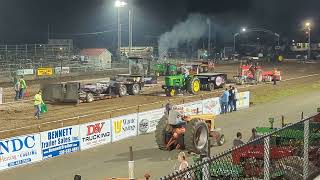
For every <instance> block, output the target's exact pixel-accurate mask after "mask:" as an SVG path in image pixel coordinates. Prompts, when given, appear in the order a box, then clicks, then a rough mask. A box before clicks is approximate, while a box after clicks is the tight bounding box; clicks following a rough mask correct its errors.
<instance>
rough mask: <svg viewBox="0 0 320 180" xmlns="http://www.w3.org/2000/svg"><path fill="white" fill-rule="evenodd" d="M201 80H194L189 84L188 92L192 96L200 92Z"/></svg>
mask: <svg viewBox="0 0 320 180" xmlns="http://www.w3.org/2000/svg"><path fill="white" fill-rule="evenodd" d="M200 87H201V84H200V80H199V79H198V78H192V79H191V80H190V81H189V82H188V84H187V90H188V92H189V93H190V94H197V93H198V92H199V91H200Z"/></svg>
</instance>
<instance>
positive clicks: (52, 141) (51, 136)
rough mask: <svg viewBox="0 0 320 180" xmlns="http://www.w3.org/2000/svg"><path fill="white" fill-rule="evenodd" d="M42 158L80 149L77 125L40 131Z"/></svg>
mask: <svg viewBox="0 0 320 180" xmlns="http://www.w3.org/2000/svg"><path fill="white" fill-rule="evenodd" d="M41 147H42V153H43V159H47V158H52V157H56V156H60V155H63V154H68V153H72V152H76V151H79V150H80V140H79V125H76V126H69V127H64V128H59V129H54V130H50V131H45V132H41Z"/></svg>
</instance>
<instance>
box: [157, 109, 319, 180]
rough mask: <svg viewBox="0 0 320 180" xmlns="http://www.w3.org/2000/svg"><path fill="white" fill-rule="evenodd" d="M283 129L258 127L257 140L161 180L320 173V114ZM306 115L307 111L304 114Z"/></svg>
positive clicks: (294, 178)
mask: <svg viewBox="0 0 320 180" xmlns="http://www.w3.org/2000/svg"><path fill="white" fill-rule="evenodd" d="M319 110H320V109H318V114H316V115H314V116H312V117H308V118H305V119H302V120H301V121H299V122H297V123H294V124H283V127H281V128H274V127H273V120H272V119H270V123H271V126H270V127H257V128H256V132H257V136H256V137H255V139H254V140H252V141H250V142H248V143H246V144H243V145H241V146H239V147H236V148H233V149H230V150H227V151H226V152H224V153H222V154H220V155H217V156H214V157H210V158H209V157H203V158H200V157H198V156H194V157H193V160H194V165H192V166H190V167H188V168H187V169H185V170H182V171H177V172H174V173H172V174H169V175H167V176H164V177H162V178H161V180H181V179H184V180H209V179H216V180H218V179H219V180H220V179H226V180H227V179H228V180H229V179H264V180H269V179H286V180H302V179H313V178H315V177H316V176H317V174H319V172H320V132H319V131H320V113H319ZM302 116H303V114H302Z"/></svg>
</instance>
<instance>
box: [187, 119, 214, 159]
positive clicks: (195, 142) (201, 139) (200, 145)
mask: <svg viewBox="0 0 320 180" xmlns="http://www.w3.org/2000/svg"><path fill="white" fill-rule="evenodd" d="M208 137H209V131H208V126H207V124H206V123H205V122H204V121H202V120H200V119H197V118H196V119H192V120H191V121H189V122H188V123H187V125H186V132H185V134H184V143H185V149H186V150H188V151H190V152H194V153H197V154H200V153H203V152H206V151H207V146H208Z"/></svg>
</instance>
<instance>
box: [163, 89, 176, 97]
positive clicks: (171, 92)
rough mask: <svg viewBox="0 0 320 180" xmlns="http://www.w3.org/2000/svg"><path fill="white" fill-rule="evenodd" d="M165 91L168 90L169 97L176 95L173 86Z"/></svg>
mask: <svg viewBox="0 0 320 180" xmlns="http://www.w3.org/2000/svg"><path fill="white" fill-rule="evenodd" d="M165 92H166V96H168V97H173V96H175V95H176V90H175V89H173V88H171V89H166V90H165Z"/></svg>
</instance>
